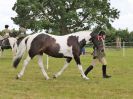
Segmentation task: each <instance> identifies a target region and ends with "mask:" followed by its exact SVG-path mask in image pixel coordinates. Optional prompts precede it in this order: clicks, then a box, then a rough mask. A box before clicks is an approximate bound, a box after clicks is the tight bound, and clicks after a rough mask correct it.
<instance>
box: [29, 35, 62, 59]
mask: <svg viewBox="0 0 133 99" xmlns="http://www.w3.org/2000/svg"><path fill="white" fill-rule="evenodd" d="M59 50H60V46H59V44H57V43H56V40H55V39H54V38H52V37H51V36H49V35H47V34H39V35H38V36H36V37H35V38H34V39H33V41H32V42H31V47H30V50H29V56H30V57H31V58H33V57H34V56H35V55H37V54H40V55H42V54H43V53H46V54H48V55H50V56H52V57H58V58H61V57H64V56H63V54H61V53H59Z"/></svg>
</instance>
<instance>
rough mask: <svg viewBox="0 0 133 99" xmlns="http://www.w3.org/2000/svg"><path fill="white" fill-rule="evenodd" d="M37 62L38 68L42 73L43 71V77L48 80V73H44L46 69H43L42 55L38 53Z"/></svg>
mask: <svg viewBox="0 0 133 99" xmlns="http://www.w3.org/2000/svg"><path fill="white" fill-rule="evenodd" d="M38 64H39V66H40V68H41V70H42V73H43V75H44V77H45V78H46V80H48V79H49V77H48V75H47V73H46V71H45V69H44V65H43V60H42V55H38Z"/></svg>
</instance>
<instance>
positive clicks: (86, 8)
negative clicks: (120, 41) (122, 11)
mask: <svg viewBox="0 0 133 99" xmlns="http://www.w3.org/2000/svg"><path fill="white" fill-rule="evenodd" d="M13 10H14V11H16V13H17V16H16V17H14V18H12V20H13V21H14V22H15V23H16V24H18V25H20V26H22V27H25V28H28V29H31V30H33V31H38V30H42V29H45V30H52V31H54V32H55V33H59V35H63V34H67V33H70V32H73V31H79V30H83V29H90V28H91V27H92V26H97V25H99V26H107V27H109V26H111V25H110V22H111V21H113V20H114V19H116V18H118V17H119V11H118V10H117V9H115V8H111V7H110V2H109V0H17V2H16V3H15V4H14V6H13Z"/></svg>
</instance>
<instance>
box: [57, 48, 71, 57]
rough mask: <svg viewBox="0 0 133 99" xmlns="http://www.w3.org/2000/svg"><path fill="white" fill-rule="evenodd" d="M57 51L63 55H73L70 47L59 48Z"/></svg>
mask: <svg viewBox="0 0 133 99" xmlns="http://www.w3.org/2000/svg"><path fill="white" fill-rule="evenodd" d="M59 53H62V54H63V55H64V56H65V57H73V54H72V47H69V48H66V49H61V50H60V51H59Z"/></svg>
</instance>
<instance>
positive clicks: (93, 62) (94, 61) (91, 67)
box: [84, 57, 97, 76]
mask: <svg viewBox="0 0 133 99" xmlns="http://www.w3.org/2000/svg"><path fill="white" fill-rule="evenodd" d="M96 61H97V59H96V58H95V57H94V58H93V60H92V62H91V65H90V66H89V67H88V68H87V69H86V70H85V72H84V74H85V75H86V76H87V74H88V73H89V72H90V71H91V70H92V69H93V67H94V66H95V65H96Z"/></svg>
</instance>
